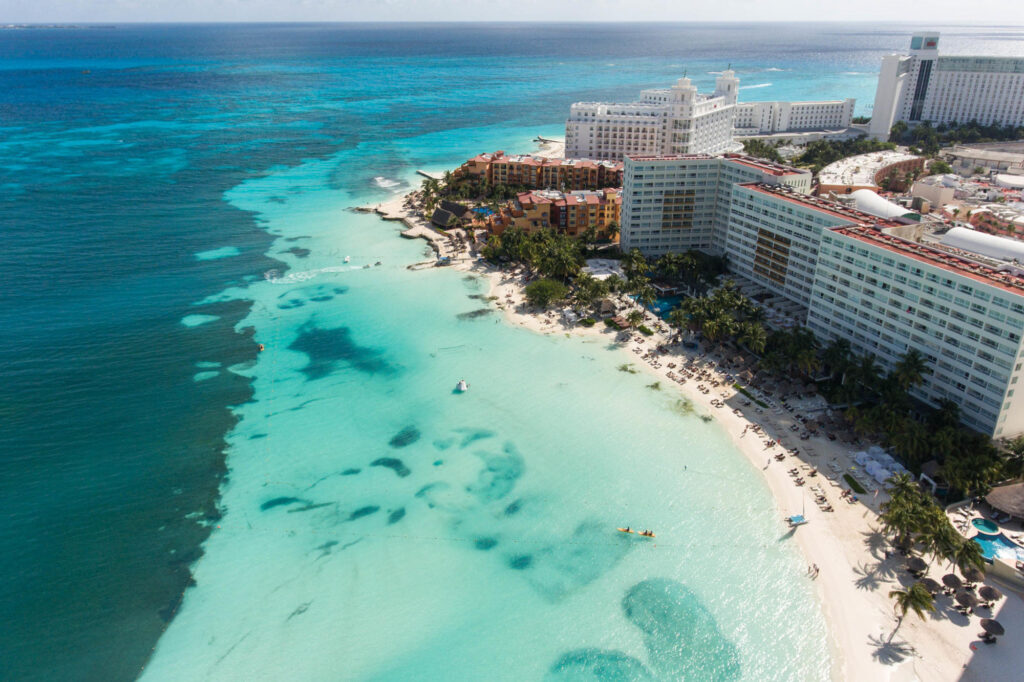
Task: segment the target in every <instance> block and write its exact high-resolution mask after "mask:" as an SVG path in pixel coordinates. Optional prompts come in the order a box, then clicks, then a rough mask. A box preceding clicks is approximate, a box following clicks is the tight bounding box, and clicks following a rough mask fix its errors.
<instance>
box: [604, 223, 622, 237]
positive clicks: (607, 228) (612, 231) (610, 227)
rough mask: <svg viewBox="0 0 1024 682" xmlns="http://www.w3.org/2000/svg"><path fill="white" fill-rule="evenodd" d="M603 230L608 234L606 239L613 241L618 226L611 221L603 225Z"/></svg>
mask: <svg viewBox="0 0 1024 682" xmlns="http://www.w3.org/2000/svg"><path fill="white" fill-rule="evenodd" d="M604 230H605V232H607V233H608V239H610V240H612V241H615V237H616V236H617V235H618V234H619V224H618V223H617V222H615V221H614V220H612V221H611V222H609V223H608V224H607V225H605V227H604Z"/></svg>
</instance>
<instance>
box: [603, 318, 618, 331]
mask: <svg viewBox="0 0 1024 682" xmlns="http://www.w3.org/2000/svg"><path fill="white" fill-rule="evenodd" d="M604 326H606V327H611V328H612V329H622V327H620V326H619V325H618V323H616V322H615V320H613V319H612V318H610V317H606V318H605V319H604Z"/></svg>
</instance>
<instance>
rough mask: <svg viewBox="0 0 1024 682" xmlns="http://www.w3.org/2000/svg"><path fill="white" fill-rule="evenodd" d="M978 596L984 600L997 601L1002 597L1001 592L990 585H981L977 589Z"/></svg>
mask: <svg viewBox="0 0 1024 682" xmlns="http://www.w3.org/2000/svg"><path fill="white" fill-rule="evenodd" d="M978 596H979V597H981V598H982V599H984V600H985V601H990V602H991V601H999V600H1000V599H1002V598H1003V593H1002V592H1000V591H999V590H997V589H996V588H994V587H992V586H991V585H982V586H981V589H979V590H978Z"/></svg>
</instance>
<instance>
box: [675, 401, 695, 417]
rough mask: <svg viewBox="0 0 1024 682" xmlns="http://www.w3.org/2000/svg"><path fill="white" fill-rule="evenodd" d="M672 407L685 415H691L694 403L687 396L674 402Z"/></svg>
mask: <svg viewBox="0 0 1024 682" xmlns="http://www.w3.org/2000/svg"><path fill="white" fill-rule="evenodd" d="M672 409H673V410H674V411H675V412H676V413H677V414H679V415H681V416H683V417H689V416H690V415H691V414H693V403H691V402H690V401H689V400H687V399H686V398H680V399H679V400H677V401H675V402H674V403H672Z"/></svg>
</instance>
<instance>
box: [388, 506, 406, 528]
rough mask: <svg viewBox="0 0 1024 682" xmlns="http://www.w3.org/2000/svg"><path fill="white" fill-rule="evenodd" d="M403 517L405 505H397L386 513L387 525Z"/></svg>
mask: <svg viewBox="0 0 1024 682" xmlns="http://www.w3.org/2000/svg"><path fill="white" fill-rule="evenodd" d="M404 518H405V507H399V508H398V509H396V510H394V511H393V512H391V513H390V514H388V525H389V526H390V525H393V524H396V523H398V522H399V521H401V520H402V519H404Z"/></svg>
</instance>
